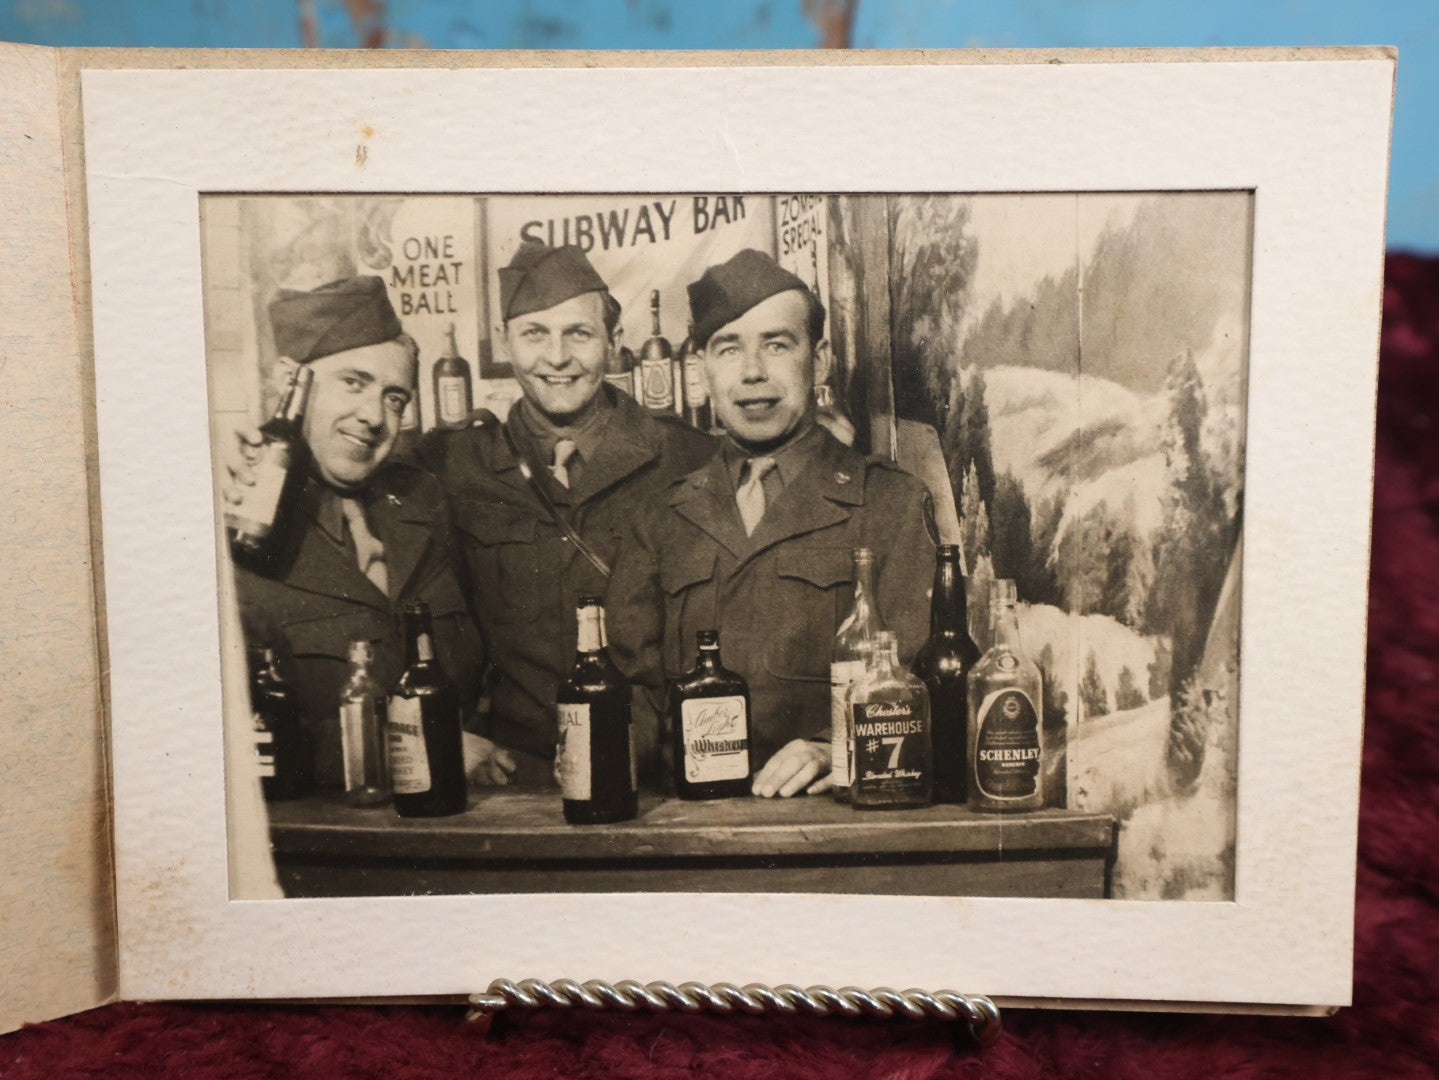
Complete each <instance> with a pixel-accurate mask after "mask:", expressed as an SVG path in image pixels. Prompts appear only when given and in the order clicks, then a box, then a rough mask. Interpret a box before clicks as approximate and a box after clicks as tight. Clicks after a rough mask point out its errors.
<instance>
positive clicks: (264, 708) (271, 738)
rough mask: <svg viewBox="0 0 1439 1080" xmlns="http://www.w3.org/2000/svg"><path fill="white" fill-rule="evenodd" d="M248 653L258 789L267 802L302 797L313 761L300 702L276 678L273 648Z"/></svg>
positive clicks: (307, 789)
mask: <svg viewBox="0 0 1439 1080" xmlns="http://www.w3.org/2000/svg"><path fill="white" fill-rule="evenodd" d="M249 654H250V710H251V717H252V719H253V722H254V725H255V744H256V753H257V754H258V756H259V759H260V788H261V790H262V791H263V792H264V794H265V799H266V800H267V801H269V802H279V801H281V800H284V799H299V798H302V797H303V796H305V795H308V794H309V793H310V788H311V786H312V784H313V782H314V775H315V760H314V754H313V752H312V750H311V748H310V736H309V732H308V731H307V730H306V728H305V719H304V714H303V713H301V711H300V703H299V702H298V701H297V700H295V695H294V694H293V693H292V692H291V690H290V686H289V684H288V683H286V682H285V680H284V679H283V678H281V677H280V672H279V669H278V668H277V667H276V666H275V654H274V651H273V650H271V649H268V648H263V647H259V648H252V649H250V650H249Z"/></svg>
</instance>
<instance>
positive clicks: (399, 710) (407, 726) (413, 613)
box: [385, 600, 468, 817]
mask: <svg viewBox="0 0 1439 1080" xmlns="http://www.w3.org/2000/svg"><path fill="white" fill-rule="evenodd" d="M401 624H402V627H403V630H404V637H405V670H404V671H403V672H402V673H401V675H400V678H399V681H398V682H396V683H395V686H394V689H392V690H391V691H390V700H389V707H388V710H387V715H386V718H385V750H386V759H387V760H386V763H387V765H388V766H389V770H390V784H391V786H392V787H393V789H394V793H395V812H396V813H398V814H399V815H400V816H401V817H444V816H446V815H448V814H459V813H462V812H463V811H464V809H465V806H466V803H467V801H468V793H467V792H466V790H465V761H464V750H463V745H462V736H461V734H460V705H459V699H458V697H457V695H456V693H455V687H454V684H453V683H451V682H450V680H449V677H448V676H446V675H445V672H444V670H443V669H442V668H441V667H440V665H439V662H438V661H437V660H436V659H435V638H434V629H433V626H432V621H431V618H430V605H429V604H427V603H425V602H424V601H422V600H415V601H411V602H410V603H407V604H406V605H405V608H404V611H403V613H402V615H401Z"/></svg>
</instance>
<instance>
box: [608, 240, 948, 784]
mask: <svg viewBox="0 0 1439 1080" xmlns="http://www.w3.org/2000/svg"><path fill="white" fill-rule="evenodd" d="M689 297H690V307H691V311H692V313H693V316H694V338H695V343H696V345H698V346H699V347H700V348H702V349H703V352H704V368H705V377H706V379H707V381H708V383H709V389H710V398H711V400H712V401H713V402H714V405H715V408H716V410H717V411H718V414H719V416H720V418H721V419H722V420H723V422H724V427H725V432H726V439H725V441H724V444H723V448H722V450H721V452H720V453H718V454H716V455H715V456H714V457H713V458H712V459H711V460H710V461H709V462H708V463H707V464H706V465H704V466H702V467H701V468H700V469H698V470H696V471H695V472H694V473H692V474H691V475H689V476H687V477H685V478H684V479H682V480H680V481H679V482H678V483H676V484H675V485H674V486H673V487H671V488H670V489H669V490H668V491H667V492H666V493H665V494H664V495H663V496H662V497H661V498H659V499H657V500H655V502H654V504H653V506H652V508H651V510H650V512H649V513H647V514H646V516H645V517H644V518H643V519H642V521H641V522H640V523H639V525H638V527H637V528H636V529H635V530H634V532H633V534H632V536H631V537H630V538H628V540H627V542H626V545H625V549H624V551H623V552H622V553H621V556H620V560H619V565H618V566H617V568H616V570H615V574H614V577H613V579H612V580H611V582H610V590H609V602H610V611H611V613H612V618H611V633H610V640H611V654H612V655H613V656H614V657H615V659H616V661H617V662H618V663H619V665H620V667H621V669H622V670H625V671H626V673H627V674H629V675H630V676H631V678H633V679H635V680H636V681H638V682H640V683H642V684H644V685H647V686H648V687H650V688H651V689H652V690H654V691H656V692H658V691H659V690H661V689H662V687H663V680H664V679H665V678H666V677H669V678H673V677H675V676H677V675H679V674H680V673H682V672H683V671H685V670H686V669H687V668H688V667H689V666H690V665H691V663H692V662H693V658H694V648H695V631H697V630H705V629H714V630H717V631H719V635H720V643H721V649H722V652H723V655H724V660H725V666H726V667H729V668H732V669H734V670H736V671H738V672H740V673H741V674H742V675H744V677H745V678H746V679H747V680H748V682H749V688H750V700H751V708H752V710H753V715H752V718H751V737H752V738H753V739H754V744H755V760H756V761H757V762H762V763H763V764H762V766H761V767H760V768H759V770H758V771H757V773H756V775H755V779H754V784H753V789H754V793H755V794H757V795H761V796H766V797H768V796H773V795H781V796H789V795H793V794H796V793H798V792H800V791H806V790H807V791H811V792H814V791H821V790H824V789H826V788H827V787H828V786H829V782H828V772H829V760H830V748H829V745H828V741H827V740H828V738H829V723H830V719H829V662H830V657H831V653H832V650H833V644H834V635H835V632H836V630H837V629H838V627H839V623H840V621H841V620H842V619H843V618H844V616H845V615H846V613H847V612H848V610H849V608H850V606H851V604H852V603H853V595H854V591H853V582H852V577H853V569H852V558H851V551H852V549H853V548H856V547H869V548H872V549H873V550H874V552H875V556H876V572H877V591H878V606H879V610H880V615H881V618H882V619H883V620H884V623H885V625H886V627H887V628H888V629H890V630H893V631H895V632H896V633H897V634H898V636H899V643H900V650H901V654H902V656H903V658H904V659H905V662H908V660H909V659H910V658H912V657H913V655H914V653H915V652H916V651H917V650H918V648H919V647H920V645H922V644H923V643H924V640H925V638H926V636H927V634H928V628H929V627H928V613H929V608H928V603H927V599H926V590H927V587H928V584H929V581H930V578H931V576H932V574H933V567H934V552H935V530H934V515H933V510H932V504H931V502H930V497H929V494H928V492H927V491H926V490H925V488H924V486H923V485H922V484H921V483H920V482H919V481H918V480H916V479H914V478H913V477H912V476H910V475H909V474H908V473H906V472H904V471H902V470H901V469H900V468H899V467H898V466H896V465H894V464H893V463H892V462H890V461H888V460H884V459H881V458H878V457H865V456H862V455H861V454H859V453H857V452H856V451H854V450H853V449H851V448H850V447H848V446H845V445H844V444H843V443H841V442H840V441H839V440H838V439H836V438H835V437H834V436H833V435H831V434H830V433H829V432H828V431H826V430H825V429H824V428H823V427H822V426H820V425H818V424H817V423H816V418H815V404H814V395H813V388H814V385H815V383H816V381H822V380H823V379H824V378H825V376H826V374H827V373H828V368H829V362H830V352H829V345H828V342H827V341H826V340H825V339H824V316H825V313H824V307H823V305H821V304H820V302H819V299H818V298H817V297H816V296H815V295H814V294H813V293H812V292H811V291H810V290H809V288H808V287H807V286H806V285H805V284H804V282H803V281H801V280H800V279H799V278H798V277H796V276H795V275H793V274H791V273H789V272H788V271H787V270H784V269H782V268H781V267H779V266H778V265H777V264H776V263H775V262H774V260H773V259H771V258H770V257H769V256H768V255H764V254H762V253H760V252H758V251H753V250H746V251H742V252H740V253H739V254H737V255H735V256H734V257H733V258H732V259H730V260H729V261H727V262H725V263H723V264H720V265H718V266H713V267H711V268H710V269H709V270H707V271H706V272H705V274H704V276H703V277H701V278H700V280H699V281H697V282H695V283H694V284H693V285H691V286H690V287H689Z"/></svg>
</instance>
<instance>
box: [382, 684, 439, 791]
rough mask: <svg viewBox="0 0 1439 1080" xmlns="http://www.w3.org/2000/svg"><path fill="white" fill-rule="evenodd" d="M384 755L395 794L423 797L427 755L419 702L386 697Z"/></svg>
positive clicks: (427, 783) (427, 786)
mask: <svg viewBox="0 0 1439 1080" xmlns="http://www.w3.org/2000/svg"><path fill="white" fill-rule="evenodd" d="M385 732H386V735H385V754H386V757H387V758H388V759H389V765H390V783H391V784H392V785H393V787H394V790H395V794H396V795H423V794H424V793H425V792H427V791H429V790H430V755H429V753H428V752H427V751H426V749H425V728H424V721H423V719H422V717H421V715H420V699H419V698H412V697H392V698H390V708H389V719H388V720H387V721H386V722H385Z"/></svg>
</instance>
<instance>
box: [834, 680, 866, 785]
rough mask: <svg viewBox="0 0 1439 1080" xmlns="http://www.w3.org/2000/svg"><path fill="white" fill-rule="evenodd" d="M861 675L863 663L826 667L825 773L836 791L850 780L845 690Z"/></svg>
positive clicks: (847, 711) (846, 693) (850, 749)
mask: <svg viewBox="0 0 1439 1080" xmlns="http://www.w3.org/2000/svg"><path fill="white" fill-rule="evenodd" d="M863 674H864V661H863V660H836V661H835V662H834V663H832V664H830V666H829V773H830V780H831V781H832V782H833V783H834V786H835V787H837V788H843V787H848V786H849V782H850V780H851V779H853V777H852V775H851V768H850V766H851V761H850V756H851V755H852V754H853V752H854V751H853V748H852V747H851V745H850V744H851V741H852V740H851V735H850V730H849V688H850V687H851V686H853V685H854V683H855V680H857V679H858V678H859V677H860V676H861V675H863Z"/></svg>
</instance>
